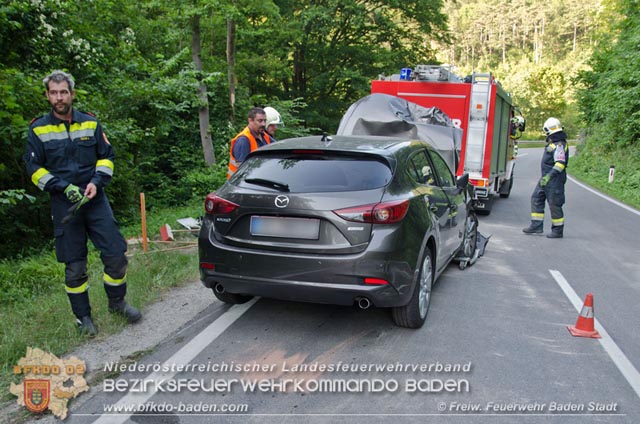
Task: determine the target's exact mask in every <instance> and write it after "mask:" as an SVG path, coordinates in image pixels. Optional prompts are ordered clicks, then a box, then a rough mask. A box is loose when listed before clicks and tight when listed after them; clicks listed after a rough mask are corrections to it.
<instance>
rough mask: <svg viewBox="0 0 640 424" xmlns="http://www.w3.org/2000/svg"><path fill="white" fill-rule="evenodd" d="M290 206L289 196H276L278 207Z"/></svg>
mask: <svg viewBox="0 0 640 424" xmlns="http://www.w3.org/2000/svg"><path fill="white" fill-rule="evenodd" d="M287 206H289V198H288V197H287V196H284V195H280V196H278V197H276V207H277V208H286V207H287Z"/></svg>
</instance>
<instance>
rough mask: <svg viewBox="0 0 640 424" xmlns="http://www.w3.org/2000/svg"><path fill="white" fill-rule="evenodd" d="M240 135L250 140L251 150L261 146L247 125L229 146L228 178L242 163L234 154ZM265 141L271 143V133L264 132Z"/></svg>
mask: <svg viewBox="0 0 640 424" xmlns="http://www.w3.org/2000/svg"><path fill="white" fill-rule="evenodd" d="M240 137H245V138H247V139H248V140H249V152H253V151H254V150H258V147H260V146H258V141H257V140H256V138H255V137H254V136H253V134H251V130H249V127H245V128H244V129H243V130H242V131H240V132H239V133H238V135H236V136H235V137H234V138H233V139H232V140H231V146H229V168H228V170H227V179H229V178H231V176H232V175H233V173H234V172H236V170H237V169H238V166H239V165H240V162H238V161H237V160H236V158H235V156H233V147H234V146H235V144H236V141H237V140H238V139H239V138H240ZM264 141H265V142H266V143H267V144H271V138H270V137H269V134H267V133H264Z"/></svg>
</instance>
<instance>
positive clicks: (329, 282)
mask: <svg viewBox="0 0 640 424" xmlns="http://www.w3.org/2000/svg"><path fill="white" fill-rule="evenodd" d="M207 233H208V231H206V230H205V231H202V232H201V234H200V239H199V255H200V263H201V266H200V279H201V281H202V283H203V284H204V285H205V286H206V287H208V288H212V289H213V288H215V287H216V285H218V284H221V285H222V287H223V288H224V291H226V292H228V293H234V294H246V295H255V296H264V297H270V298H276V299H283V300H293V301H301V302H312V303H325V304H336V305H353V304H354V303H357V302H358V300H359V299H360V298H363V297H364V298H367V299H368V300H369V301H370V302H371V304H372V305H373V306H377V307H393V306H402V305H406V304H407V303H408V302H409V299H410V297H411V293H412V288H413V284H414V281H415V279H416V278H415V275H414V274H415V271H414V270H415V268H416V266H415V264H413V265H411V264H409V262H408V261H406V260H389V259H388V255H389V254H388V252H387V251H385V250H384V246H388V245H389V243H390V241H389V240H387V242H386V243H385V242H384V241H381V242H380V243H377V246H378V248H379V249H380V250H372V249H367V251H366V252H362V253H359V254H350V255H309V254H298V255H295V254H291V253H279V252H273V251H266V250H261V251H253V250H249V249H245V248H238V247H233V246H228V245H223V244H220V243H218V242H217V241H215V240H214V241H212V240H210V239H209V237H208V236H209V234H207ZM370 247H371V246H370ZM202 263H206V264H207V266H208V267H212V268H213V269H208V268H203V267H202ZM365 278H376V279H382V280H385V281H387V282H388V284H365Z"/></svg>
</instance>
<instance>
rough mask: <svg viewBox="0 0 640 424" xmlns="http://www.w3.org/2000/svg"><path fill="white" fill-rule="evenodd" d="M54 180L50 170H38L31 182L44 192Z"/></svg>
mask: <svg viewBox="0 0 640 424" xmlns="http://www.w3.org/2000/svg"><path fill="white" fill-rule="evenodd" d="M52 178H53V175H51V173H50V172H49V171H48V170H46V169H44V168H38V170H37V171H36V172H34V173H33V175H32V176H31V181H32V182H33V183H34V184H35V185H37V186H38V188H39V189H40V190H44V187H45V186H46V185H47V183H48V182H49V181H50V180H51V179H52Z"/></svg>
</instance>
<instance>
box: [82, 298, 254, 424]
mask: <svg viewBox="0 0 640 424" xmlns="http://www.w3.org/2000/svg"><path fill="white" fill-rule="evenodd" d="M259 299H260V298H259V297H257V296H256V297H254V298H253V299H251V300H250V301H249V302H247V303H243V304H241V305H234V306H232V307H231V308H229V310H228V311H227V312H225V313H224V314H222V315H220V317H218V319H216V320H215V321H213V322H212V323H211V324H209V326H208V327H207V328H205V329H204V330H202V331H201V332H200V333H198V334H197V335H195V336H194V337H193V338H192V339H191V341H190V342H189V343H187V344H186V345H184V346H183V347H182V348H181V349H180V350H179V351H177V352H176V353H174V354H173V356H171V357H170V358H169V359H167V360H166V361H164V362H163V363H162V365H161V366H160V368H164V366H165V365H166V366H167V367H168V368H169V369H171V368H174V365H175V364H188V363H189V361H191V360H192V359H193V358H195V357H196V356H197V355H198V354H199V353H200V352H202V351H203V350H204V348H206V347H207V346H208V345H210V344H211V342H212V341H214V340H215V339H217V338H218V337H219V336H220V335H221V334H222V333H223V332H224V331H225V330H226V329H227V328H229V327H230V326H231V324H233V323H234V322H236V320H237V319H238V318H240V317H241V316H242V315H243V314H244V313H245V312H247V311H248V310H249V308H251V307H252V306H253V305H254V304H255V303H256V302H257V301H258V300H259ZM176 374H177V371H175V372H170V371H169V372H154V373H151V374H149V375H148V376H147V377H145V378H144V379H145V380H155V381H157V380H161V379H165V380H166V379H170V378H173V377H174V376H175V375H176ZM155 394H156V391H155V390H149V391H146V392H137V393H128V394H126V395H125V396H123V397H122V398H120V400H119V401H117V402H116V403H114V404H112V406H113V409H114V410H116V408H118V407H121V406H126V405H131V404H142V403H145V402H146V401H148V400H149V399H150V398H151V397H152V396H153V395H155ZM132 415H133V413H122V414H120V413H118V414H104V411H103V413H101V414H100V418H98V419H97V420H96V421H94V424H122V423H124V422H125V421H127V420H128V419H129V418H130V417H131V416H132Z"/></svg>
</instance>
